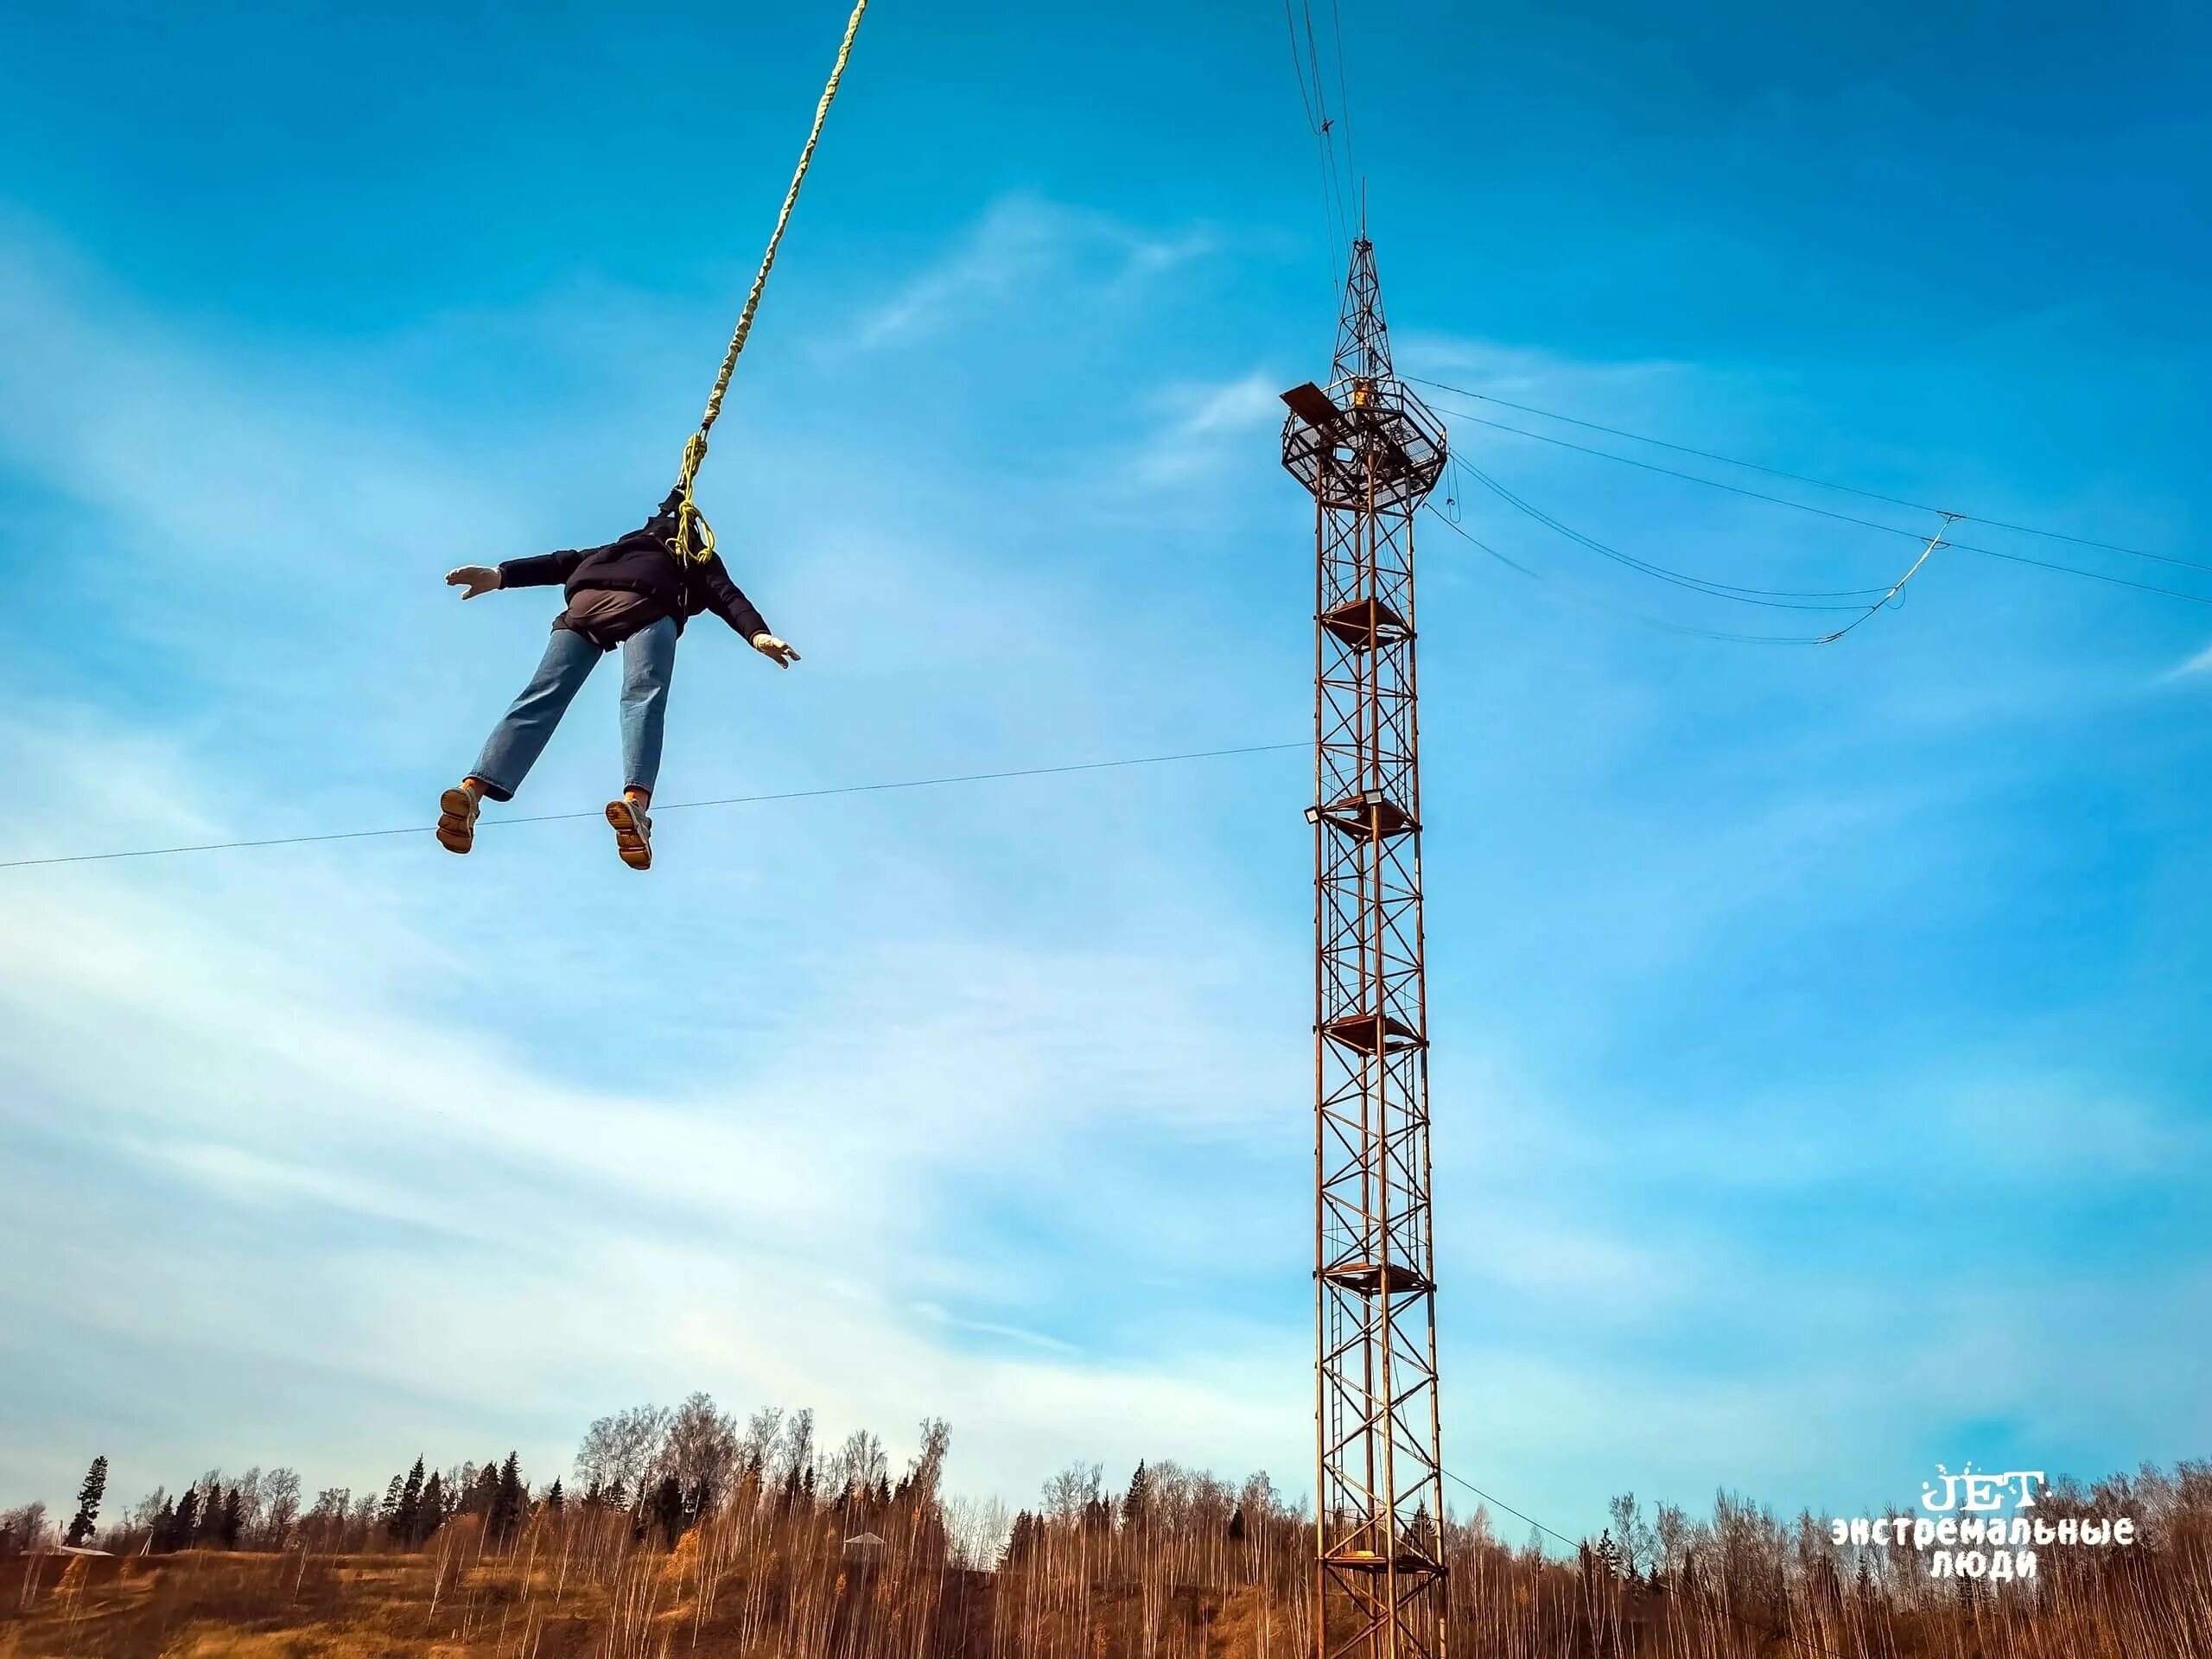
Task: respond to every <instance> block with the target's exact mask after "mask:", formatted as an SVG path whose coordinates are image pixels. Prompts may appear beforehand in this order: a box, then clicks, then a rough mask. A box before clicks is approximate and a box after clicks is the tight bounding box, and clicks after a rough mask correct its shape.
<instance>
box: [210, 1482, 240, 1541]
mask: <svg viewBox="0 0 2212 1659" xmlns="http://www.w3.org/2000/svg"><path fill="white" fill-rule="evenodd" d="M244 1529H245V1500H244V1499H243V1498H241V1497H239V1496H238V1488H237V1487H235V1486H233V1487H232V1488H231V1490H230V1491H227V1492H226V1493H224V1494H223V1509H222V1514H221V1516H220V1518H219V1519H218V1520H217V1522H215V1541H216V1542H217V1543H219V1544H220V1545H222V1547H223V1548H225V1549H236V1548H238V1534H239V1533H240V1532H241V1531H242V1530H244Z"/></svg>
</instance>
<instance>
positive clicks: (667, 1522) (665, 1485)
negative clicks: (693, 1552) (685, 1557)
mask: <svg viewBox="0 0 2212 1659" xmlns="http://www.w3.org/2000/svg"><path fill="white" fill-rule="evenodd" d="M652 1519H653V1524H654V1525H655V1526H657V1527H658V1528H659V1529H660V1535H661V1538H662V1541H664V1543H666V1545H667V1546H668V1548H671V1549H674V1548H676V1541H677V1539H678V1538H681V1537H682V1536H683V1488H682V1487H680V1486H678V1485H677V1484H676V1477H675V1476H674V1475H665V1476H663V1477H662V1478H661V1483H660V1484H659V1485H658V1486H657V1487H656V1488H654V1489H653V1499H652Z"/></svg>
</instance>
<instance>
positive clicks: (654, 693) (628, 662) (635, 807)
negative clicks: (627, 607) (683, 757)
mask: <svg viewBox="0 0 2212 1659" xmlns="http://www.w3.org/2000/svg"><path fill="white" fill-rule="evenodd" d="M675 672H676V623H675V621H674V620H672V619H670V618H667V617H664V618H662V619H661V620H659V621H658V622H656V623H654V624H653V625H652V626H651V627H650V628H641V629H639V631H638V632H636V633H633V634H632V635H631V636H630V637H629V638H628V639H625V640H624V641H623V642H622V775H623V779H624V781H623V786H622V794H621V798H620V799H618V800H613V801H609V802H608V803H607V822H608V823H611V824H613V826H614V850H615V851H616V852H617V853H619V854H620V855H621V857H622V861H623V862H624V863H625V864H627V865H628V866H629V867H630V868H632V869H633V870H649V869H651V868H652V863H653V842H652V832H653V821H652V819H651V818H649V817H646V816H645V807H646V805H647V804H649V803H650V802H651V801H652V795H653V785H654V784H655V783H657V782H658V780H659V778H660V750H661V734H662V732H663V730H664V728H666V726H667V723H668V684H669V681H670V679H671V677H672V676H673V675H674V674H675Z"/></svg>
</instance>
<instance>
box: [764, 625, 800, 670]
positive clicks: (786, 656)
mask: <svg viewBox="0 0 2212 1659" xmlns="http://www.w3.org/2000/svg"><path fill="white" fill-rule="evenodd" d="M753 650H755V651H757V652H760V654H761V655H762V656H763V657H766V658H767V659H768V660H769V661H770V662H772V663H773V664H775V665H776V666H777V667H778V668H789V667H790V666H791V664H793V663H795V662H797V661H798V652H795V651H793V650H792V649H791V647H790V646H789V645H785V643H784V642H783V641H782V640H780V639H777V638H776V636H775V635H774V634H772V633H756V634H754V635H753Z"/></svg>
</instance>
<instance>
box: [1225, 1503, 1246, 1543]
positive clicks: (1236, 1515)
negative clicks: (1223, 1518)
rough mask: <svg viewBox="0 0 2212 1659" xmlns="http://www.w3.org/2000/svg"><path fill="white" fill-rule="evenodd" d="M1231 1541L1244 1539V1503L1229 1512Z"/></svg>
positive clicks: (1235, 1541)
mask: <svg viewBox="0 0 2212 1659" xmlns="http://www.w3.org/2000/svg"><path fill="white" fill-rule="evenodd" d="M1229 1541H1230V1543H1232V1544H1241V1543H1243V1541H1244V1506H1243V1504H1242V1503H1239V1504H1238V1505H1237V1506H1236V1508H1235V1509H1233V1510H1230V1512H1229Z"/></svg>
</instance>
